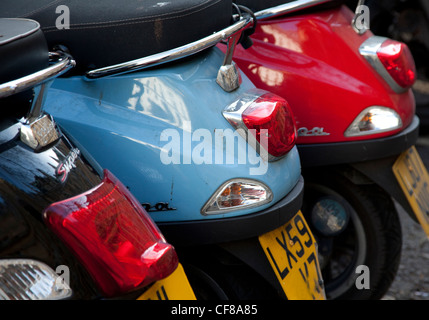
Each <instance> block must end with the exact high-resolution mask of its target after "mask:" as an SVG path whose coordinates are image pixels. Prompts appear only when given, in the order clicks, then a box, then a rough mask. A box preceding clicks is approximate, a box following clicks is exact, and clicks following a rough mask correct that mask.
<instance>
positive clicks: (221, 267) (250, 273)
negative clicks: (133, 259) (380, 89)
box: [179, 247, 280, 300]
mask: <svg viewBox="0 0 429 320" xmlns="http://www.w3.org/2000/svg"><path fill="white" fill-rule="evenodd" d="M179 256H180V259H181V261H182V264H183V267H184V269H185V271H186V274H187V276H188V279H189V282H190V284H191V286H192V288H193V289H194V293H195V295H196V297H197V299H198V300H266V299H268V300H277V299H280V297H279V295H278V293H277V292H276V290H275V289H274V288H272V287H271V286H270V285H269V284H268V283H267V282H266V281H265V280H264V279H263V278H262V277H261V276H260V275H259V274H258V273H257V272H255V271H254V270H253V269H251V268H250V267H249V266H247V265H246V264H244V263H243V262H242V261H240V260H239V259H237V258H236V257H234V256H232V255H230V254H229V253H227V252H226V251H223V250H222V249H220V248H216V247H204V248H195V249H194V250H189V251H187V252H180V254H179Z"/></svg>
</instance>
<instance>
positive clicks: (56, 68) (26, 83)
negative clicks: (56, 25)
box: [0, 51, 76, 98]
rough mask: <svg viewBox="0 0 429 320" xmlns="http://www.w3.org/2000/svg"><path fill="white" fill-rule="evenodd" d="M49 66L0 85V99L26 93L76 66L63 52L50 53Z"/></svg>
mask: <svg viewBox="0 0 429 320" xmlns="http://www.w3.org/2000/svg"><path fill="white" fill-rule="evenodd" d="M49 56H50V57H49V58H50V59H49V60H50V64H51V65H50V66H48V67H47V68H45V69H42V70H40V71H37V72H34V73H32V74H29V75H27V76H24V77H22V78H19V79H15V80H11V81H8V82H5V83H2V84H0V98H5V97H8V96H11V95H13V94H16V93H20V92H23V91H26V90H28V89H30V88H32V87H35V86H37V85H40V84H43V83H45V82H47V81H49V80H52V79H54V78H56V77H59V76H60V75H62V74H64V73H65V72H67V71H68V70H70V69H71V68H72V67H74V66H75V65H76V62H75V61H74V60H73V58H72V57H71V56H70V55H68V54H67V53H65V52H62V51H59V52H50V53H49Z"/></svg>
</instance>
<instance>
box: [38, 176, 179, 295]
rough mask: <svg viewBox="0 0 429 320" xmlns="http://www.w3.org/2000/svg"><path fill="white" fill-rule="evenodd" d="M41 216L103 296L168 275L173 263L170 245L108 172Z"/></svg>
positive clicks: (174, 253)
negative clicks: (92, 187)
mask: <svg viewBox="0 0 429 320" xmlns="http://www.w3.org/2000/svg"><path fill="white" fill-rule="evenodd" d="M44 219H45V221H46V223H47V225H48V226H49V227H51V228H52V230H53V231H54V232H55V233H56V234H57V235H58V237H59V238H61V239H62V240H63V241H64V242H65V244H66V245H68V246H69V247H70V249H71V250H72V251H73V252H74V253H75V254H76V256H77V257H78V258H79V259H80V261H81V262H82V264H83V265H84V266H85V267H86V268H87V270H88V272H89V273H90V274H91V276H92V277H93V279H94V280H95V282H96V284H97V285H98V287H99V288H100V290H101V291H102V292H103V294H104V295H105V296H116V295H120V294H124V293H127V292H130V291H133V290H135V289H139V288H142V287H144V286H147V285H148V284H150V283H152V282H154V281H157V280H160V279H163V278H165V277H167V276H168V275H170V274H171V273H172V272H173V271H174V270H175V269H176V267H177V265H178V258H177V255H176V252H175V250H174V248H173V247H172V246H171V245H170V244H168V243H167V242H166V241H165V239H164V237H163V236H162V234H161V233H160V231H159V229H158V228H157V227H156V225H155V224H154V223H153V221H152V220H151V219H150V217H149V216H148V215H147V213H146V212H145V211H144V209H143V208H142V206H141V205H140V204H139V203H138V201H137V200H136V199H135V198H134V197H133V196H132V195H131V193H130V192H129V191H128V190H127V189H126V188H125V187H124V185H123V184H122V183H121V182H120V181H119V180H118V179H117V178H116V177H115V176H114V175H113V174H112V173H110V172H109V171H108V170H105V171H104V179H103V181H102V183H101V184H100V185H98V186H97V187H95V188H94V189H92V190H90V191H88V192H85V193H83V194H81V195H79V196H76V197H74V198H70V199H67V200H64V201H60V202H57V203H54V204H52V205H50V206H49V207H48V208H47V209H46V210H45V212H44Z"/></svg>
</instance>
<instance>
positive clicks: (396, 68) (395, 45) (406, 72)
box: [377, 39, 416, 88]
mask: <svg viewBox="0 0 429 320" xmlns="http://www.w3.org/2000/svg"><path fill="white" fill-rule="evenodd" d="M377 56H378V58H379V59H380V61H381V63H382V64H383V66H384V67H385V68H386V70H387V72H388V73H389V74H390V76H391V77H392V78H393V79H394V80H395V81H396V82H397V83H398V85H400V86H401V87H402V88H409V87H411V86H412V85H413V84H414V82H415V80H416V66H415V64H414V59H413V56H412V54H411V52H410V50H409V49H408V47H407V45H406V44H405V43H402V42H398V41H394V40H391V39H387V40H386V41H384V42H383V43H382V44H381V46H380V48H379V49H378V50H377Z"/></svg>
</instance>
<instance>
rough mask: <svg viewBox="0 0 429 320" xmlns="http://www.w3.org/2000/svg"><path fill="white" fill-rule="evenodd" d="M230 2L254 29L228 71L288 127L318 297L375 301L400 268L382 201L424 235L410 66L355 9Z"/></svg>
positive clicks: (389, 213)
mask: <svg viewBox="0 0 429 320" xmlns="http://www.w3.org/2000/svg"><path fill="white" fill-rule="evenodd" d="M236 3H237V5H239V6H240V5H242V6H244V7H246V8H248V9H250V10H251V11H253V12H254V16H255V19H256V21H257V25H256V28H255V32H254V34H253V35H252V37H251V39H252V41H253V45H252V46H251V47H250V48H249V49H247V50H245V49H243V48H241V47H240V48H237V50H236V51H235V55H234V58H233V59H234V61H235V62H236V63H237V65H238V67H239V68H240V69H241V70H242V71H243V72H244V73H245V74H246V76H248V77H249V78H250V80H251V81H252V82H253V83H254V84H255V85H256V86H257V87H259V88H261V89H266V90H269V91H270V92H273V93H276V94H278V95H281V96H283V97H285V98H287V100H288V102H289V104H290V106H291V108H292V110H293V113H294V116H295V119H296V123H297V128H298V139H297V144H298V149H299V152H300V158H301V163H302V167H303V176H304V179H305V185H306V187H305V195H304V206H303V212H304V214H305V215H306V217H307V219H308V220H307V221H310V223H311V226H312V229H313V231H314V233H315V234H316V236H317V240H318V244H319V256H320V263H321V267H322V272H323V278H324V281H325V290H326V294H327V297H328V298H330V299H334V298H336V299H379V298H381V297H382V296H383V295H384V293H385V292H386V291H387V290H388V288H389V286H390V284H391V282H392V281H393V279H394V277H395V274H396V271H397V268H398V265H399V261H400V253H401V244H402V235H401V227H400V222H399V218H398V213H397V210H396V208H395V205H394V201H393V200H392V198H393V199H395V200H396V201H397V202H398V203H399V204H400V205H401V206H402V207H403V208H404V209H405V210H406V211H407V212H408V213H409V214H410V215H411V217H413V218H414V219H416V220H418V221H419V222H420V224H421V225H422V227H423V228H424V229H425V231H426V233H427V234H428V235H429V232H428V230H429V229H428V225H429V224H428V218H427V213H428V212H429V210H428V207H429V189H428V185H429V178H428V175H427V172H426V169H425V167H424V165H423V163H422V162H421V159H420V158H419V156H418V153H417V151H416V149H415V148H414V147H413V146H414V144H415V142H416V140H417V137H418V128H419V119H418V117H417V116H415V101H414V96H413V93H412V91H411V89H410V87H411V85H412V84H413V82H414V80H415V67H414V61H413V58H412V56H411V54H410V52H409V50H408V48H407V46H406V45H405V44H403V43H401V42H397V41H393V40H390V39H387V38H382V37H377V36H374V35H373V34H372V33H371V31H370V30H367V29H365V28H362V26H364V24H362V22H363V21H362V19H363V16H361V14H363V13H365V12H364V11H365V9H366V7H362V6H361V7H359V8H358V9H359V10H357V11H356V14H354V13H353V12H352V11H351V10H350V9H348V8H347V7H346V6H344V5H342V4H341V2H339V1H327V0H324V1H323V0H322V1H320V0H319V1H317V0H313V1H311V0H300V1H285V0H270V1H258V0H238V1H236ZM359 5H362V1H360V2H359ZM244 7H241V8H242V9H243V10H245V8H244ZM361 10H363V11H361ZM357 22H360V25H358V24H357Z"/></svg>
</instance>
